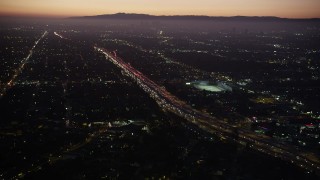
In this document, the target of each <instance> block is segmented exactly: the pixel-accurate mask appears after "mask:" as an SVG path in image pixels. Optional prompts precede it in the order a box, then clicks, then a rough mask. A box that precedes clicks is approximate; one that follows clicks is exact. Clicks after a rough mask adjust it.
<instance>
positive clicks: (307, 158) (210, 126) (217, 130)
mask: <svg viewBox="0 0 320 180" xmlns="http://www.w3.org/2000/svg"><path fill="white" fill-rule="evenodd" d="M94 48H95V50H96V51H99V52H100V53H103V54H104V55H105V57H106V59H107V60H109V61H111V62H112V63H113V64H115V65H116V66H118V67H119V68H121V69H122V70H123V71H124V72H125V74H126V75H127V76H129V77H131V78H132V79H134V80H135V81H136V83H137V84H138V85H139V86H140V87H141V88H142V89H143V90H144V91H145V92H147V93H148V94H149V95H150V97H151V98H153V99H154V100H155V101H156V102H157V103H158V105H159V106H160V107H161V108H162V109H163V110H166V111H169V112H172V113H174V114H176V115H178V116H180V117H183V118H184V119H186V120H187V121H189V122H191V123H193V124H196V125H197V126H198V127H199V128H201V129H203V130H205V131H207V132H210V133H213V134H215V135H217V136H218V137H220V138H221V139H227V140H231V141H234V142H237V143H240V144H244V145H247V146H249V147H250V148H252V149H255V150H258V151H260V152H263V153H265V154H268V155H271V156H274V157H278V158H281V159H283V160H285V161H288V162H291V163H293V164H295V165H297V166H299V167H301V168H304V169H306V170H307V171H308V172H310V171H314V172H316V173H317V174H318V175H319V173H320V161H319V159H318V158H317V157H316V156H312V154H311V153H309V152H304V151H302V150H301V149H299V148H298V147H296V146H293V145H288V144H281V143H279V142H277V141H275V140H273V139H271V138H270V137H268V136H265V135H259V134H256V133H254V132H252V131H248V130H245V129H241V128H238V127H236V126H232V125H230V124H228V123H227V122H225V121H221V120H219V119H216V118H214V117H212V116H210V115H209V114H207V113H204V112H201V111H198V110H196V109H194V108H192V107H191V106H189V105H188V104H186V103H185V102H183V101H181V100H180V99H178V98H177V97H175V96H174V95H172V94H171V93H169V92H168V91H167V90H166V89H165V88H163V87H160V86H159V85H157V84H156V83H155V82H153V81H152V80H150V79H149V78H147V77H146V76H144V75H143V74H142V73H141V72H139V71H138V70H136V69H135V68H133V67H132V66H131V65H130V64H128V63H126V62H124V61H123V60H122V59H121V58H119V57H117V55H116V53H115V52H110V51H108V50H106V49H104V48H101V47H97V46H95V47H94Z"/></svg>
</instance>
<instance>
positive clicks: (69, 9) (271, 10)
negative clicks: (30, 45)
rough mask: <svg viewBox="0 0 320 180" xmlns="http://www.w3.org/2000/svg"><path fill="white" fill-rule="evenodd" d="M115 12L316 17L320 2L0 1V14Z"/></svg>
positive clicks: (208, 0)
mask: <svg viewBox="0 0 320 180" xmlns="http://www.w3.org/2000/svg"><path fill="white" fill-rule="evenodd" d="M118 12H125V13H144V14H153V15H209V16H236V15H243V16H279V17H288V18H310V17H318V18H320V0H0V15H15V16H16V15H23V16H52V17H68V16H86V15H98V14H113V13H118Z"/></svg>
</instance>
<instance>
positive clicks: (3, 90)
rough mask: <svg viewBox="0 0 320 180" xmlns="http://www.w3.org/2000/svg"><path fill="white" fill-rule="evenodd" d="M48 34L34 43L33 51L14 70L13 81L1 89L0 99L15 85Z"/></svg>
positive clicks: (44, 34)
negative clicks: (39, 44) (35, 50)
mask: <svg viewBox="0 0 320 180" xmlns="http://www.w3.org/2000/svg"><path fill="white" fill-rule="evenodd" d="M47 34H48V32H47V31H45V32H44V33H43V34H42V36H41V37H40V38H39V39H38V40H37V41H36V42H35V43H34V45H33V46H32V48H31V50H30V51H29V54H28V56H27V57H26V58H24V59H23V60H22V61H21V64H20V66H19V67H18V68H17V69H15V70H14V74H13V76H12V77H11V79H10V80H9V81H8V83H7V84H5V85H4V86H3V87H1V89H0V98H1V97H2V96H4V95H5V93H6V92H7V91H8V90H9V89H10V88H11V87H12V86H13V85H14V83H15V81H16V79H17V77H18V76H19V74H20V73H21V72H22V70H23V68H24V66H25V64H26V63H27V62H28V61H29V59H30V57H31V56H32V54H33V50H34V49H35V48H36V47H37V45H38V43H39V42H40V41H41V39H43V38H44V37H45V36H46V35H47Z"/></svg>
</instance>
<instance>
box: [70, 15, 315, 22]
mask: <svg viewBox="0 0 320 180" xmlns="http://www.w3.org/2000/svg"><path fill="white" fill-rule="evenodd" d="M70 19H106V20H107V19H110V20H202V21H259V22H260V21H261V22H277V21H297V22H304V21H308V22H320V18H311V19H289V18H279V17H274V16H231V17H223V16H193V15H183V16H178V15H177V16H154V15H149V14H127V13H117V14H104V15H96V16H81V17H70Z"/></svg>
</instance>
